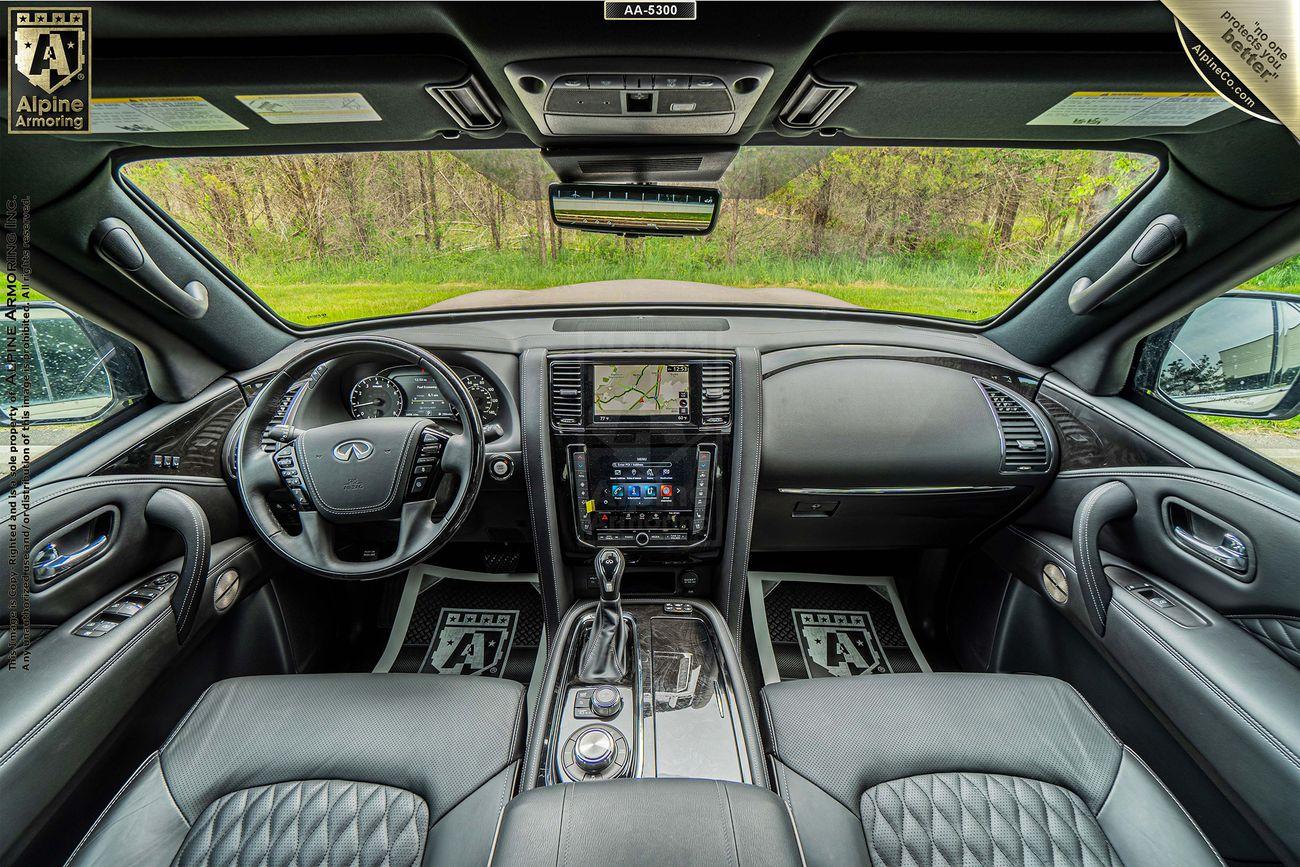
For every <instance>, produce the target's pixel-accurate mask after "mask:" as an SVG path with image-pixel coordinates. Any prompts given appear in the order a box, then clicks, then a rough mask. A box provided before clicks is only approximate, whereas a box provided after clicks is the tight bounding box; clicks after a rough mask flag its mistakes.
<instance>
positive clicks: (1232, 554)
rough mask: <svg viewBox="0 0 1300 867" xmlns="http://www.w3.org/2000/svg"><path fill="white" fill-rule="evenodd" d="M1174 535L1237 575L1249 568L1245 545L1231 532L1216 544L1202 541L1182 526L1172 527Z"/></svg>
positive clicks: (1248, 557)
mask: <svg viewBox="0 0 1300 867" xmlns="http://www.w3.org/2000/svg"><path fill="white" fill-rule="evenodd" d="M1174 535H1175V536H1177V537H1178V539H1179V540H1180V541H1181V542H1183V544H1185V545H1186V546H1187V547H1189V548H1191V549H1192V550H1193V551H1196V552H1197V553H1199V554H1201V555H1203V556H1204V557H1206V558H1208V559H1209V560H1212V561H1213V562H1215V563H1218V564H1219V565H1220V566H1223V567H1224V568H1226V569H1230V570H1232V571H1233V572H1236V573H1237V574H1239V575H1244V574H1246V572H1248V571H1249V570H1250V556H1249V554H1248V553H1247V551H1246V545H1245V544H1244V543H1243V542H1242V541H1241V540H1240V539H1238V538H1237V537H1236V536H1234V535H1233V534H1231V533H1225V534H1224V536H1223V541H1222V542H1220V543H1219V544H1218V545H1211V544H1210V543H1209V542H1205V541H1202V540H1201V539H1199V538H1198V537H1197V536H1196V535H1195V534H1194V533H1191V532H1189V531H1188V530H1184V529H1183V528H1182V527H1174Z"/></svg>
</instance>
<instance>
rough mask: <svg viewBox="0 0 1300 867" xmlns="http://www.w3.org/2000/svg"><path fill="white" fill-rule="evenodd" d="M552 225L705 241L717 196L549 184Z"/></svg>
mask: <svg viewBox="0 0 1300 867" xmlns="http://www.w3.org/2000/svg"><path fill="white" fill-rule="evenodd" d="M550 194H551V195H550V198H551V219H552V220H554V221H555V224H556V225H558V226H562V227H564V228H566V229H582V230H583V231H587V232H613V233H615V234H619V235H628V236H631V237H638V236H641V235H707V234H709V232H712V231H713V224H714V223H715V222H716V221H717V218H718V205H719V203H720V202H721V201H722V196H721V194H719V192H718V191H717V190H714V189H708V188H706V187H656V186H634V185H630V184H551V188H550Z"/></svg>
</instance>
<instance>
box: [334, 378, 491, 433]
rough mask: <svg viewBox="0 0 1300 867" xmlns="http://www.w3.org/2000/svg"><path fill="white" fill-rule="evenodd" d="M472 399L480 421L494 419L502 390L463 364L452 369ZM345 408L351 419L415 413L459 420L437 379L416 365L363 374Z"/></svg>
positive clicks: (433, 417)
mask: <svg viewBox="0 0 1300 867" xmlns="http://www.w3.org/2000/svg"><path fill="white" fill-rule="evenodd" d="M452 369H453V370H454V371H455V372H456V375H457V376H459V377H460V381H461V382H463V383H464V384H465V388H466V389H467V390H468V391H469V393H470V395H471V396H472V397H473V398H474V405H475V406H477V407H478V412H479V416H480V417H482V419H483V423H484V424H487V423H489V422H492V421H495V420H496V418H497V416H498V415H499V414H500V412H501V393H500V392H499V391H498V390H497V387H496V385H495V384H494V383H493V382H492V381H491V380H490V379H488V378H487V377H486V376H484V375H483V374H481V373H475V372H474V371H472V370H468V369H466V368H463V367H454V368H452ZM348 411H349V413H351V415H352V417H353V418H387V417H390V416H416V417H419V418H428V419H435V420H439V421H459V413H457V411H456V408H455V407H454V406H453V405H452V403H451V401H449V400H448V399H447V396H446V395H444V394H443V392H442V387H441V386H439V385H438V380H437V378H436V377H435V376H434V375H433V374H431V373H429V372H427V371H425V370H422V369H421V368H418V367H409V366H402V367H390V368H387V369H385V370H381V371H379V372H378V373H374V374H370V375H369V376H365V377H362V378H361V379H359V380H357V381H356V383H355V384H354V385H353V386H352V387H351V389H350V390H349V391H348Z"/></svg>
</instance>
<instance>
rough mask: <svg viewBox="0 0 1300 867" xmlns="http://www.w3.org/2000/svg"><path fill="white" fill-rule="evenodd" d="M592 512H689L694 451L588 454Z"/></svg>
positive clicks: (624, 450)
mask: <svg viewBox="0 0 1300 867" xmlns="http://www.w3.org/2000/svg"><path fill="white" fill-rule="evenodd" d="M590 460H591V465H590V470H589V473H590V476H589V477H590V479H591V482H592V493H593V494H594V496H595V500H596V509H597V510H599V511H609V512H656V511H669V510H674V509H690V508H691V503H692V496H691V495H692V494H693V493H694V491H693V487H692V483H693V481H694V475H695V472H694V466H693V460H694V452H693V451H692V450H690V449H653V448H652V449H646V450H644V451H641V450H634V449H610V450H608V451H606V450H595V451H593V453H592V455H591V458H590Z"/></svg>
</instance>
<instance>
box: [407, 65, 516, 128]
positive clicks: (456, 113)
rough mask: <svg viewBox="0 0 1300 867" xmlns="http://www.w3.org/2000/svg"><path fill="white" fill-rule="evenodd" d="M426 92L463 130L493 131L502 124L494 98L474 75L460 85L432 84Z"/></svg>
mask: <svg viewBox="0 0 1300 867" xmlns="http://www.w3.org/2000/svg"><path fill="white" fill-rule="evenodd" d="M425 90H426V91H428V93H429V96H432V97H433V99H434V101H435V102H437V103H438V105H440V106H442V109H443V111H445V112H447V114H449V115H451V119H452V120H454V121H456V124H457V125H458V126H459V127H460V128H461V129H467V130H485V129H492V128H493V127H494V126H496V125H497V124H499V123H501V112H500V111H498V110H497V107H496V105H494V104H493V102H492V97H491V96H489V95H488V92H487V89H486V88H484V87H483V85H481V84H479V81H478V79H477V78H475V77H474V76H472V75H471V76H469V77H468V78H466V79H465V80H464V81H461V82H460V83H458V84H453V85H450V86H447V87H439V86H437V85H433V84H431V85H429V86H428V87H426V88H425Z"/></svg>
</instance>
